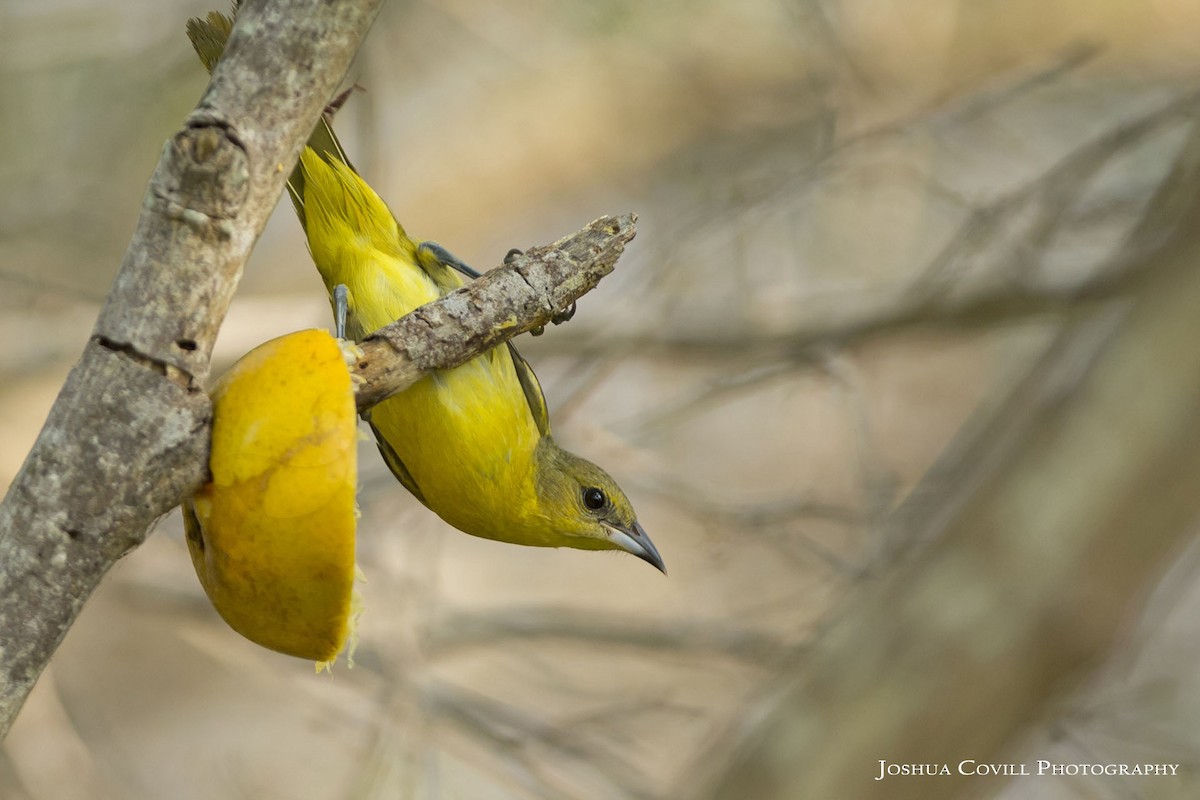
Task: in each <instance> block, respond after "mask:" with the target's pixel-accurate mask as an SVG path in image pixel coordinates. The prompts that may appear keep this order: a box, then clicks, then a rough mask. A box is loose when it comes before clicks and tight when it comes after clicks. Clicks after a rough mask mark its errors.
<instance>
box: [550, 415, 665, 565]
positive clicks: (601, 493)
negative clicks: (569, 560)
mask: <svg viewBox="0 0 1200 800" xmlns="http://www.w3.org/2000/svg"><path fill="white" fill-rule="evenodd" d="M538 450H539V452H538V470H537V479H536V487H537V495H538V515H539V516H540V517H541V518H542V519H541V522H542V523H543V524H544V525H546V526H547V527H548V528H549V529H550V530H552V531H553V532H554V534H556V535H555V538H556V539H559V540H561V541H562V542H563V545H564V546H566V547H573V548H576V549H579V550H624V551H625V552H627V553H632V554H633V555H635V556H637V557H638V558H640V559H642V560H643V561H648V562H649V563H651V564H653V565H654V566H655V567H656V568H657V569H658V570H659V571H661V572H662V573H663V574H666V571H667V569H666V567H665V566H664V565H663V560H662V556H660V555H659V554H658V549H657V548H656V547H655V546H654V543H653V542H651V541H650V537H649V536H647V535H646V531H645V530H643V529H642V526H641V525H639V524H638V521H637V514H636V513H635V512H634V510H633V505H632V504H631V503H630V502H629V498H627V497H626V496H625V493H624V492H622V491H621V487H619V486H617V482H616V481H614V480H613V479H612V477H611V476H609V474H608V473H607V472H605V471H604V470H602V469H600V467H598V466H596V465H595V464H593V463H592V462H590V461H587V460H585V459H582V458H580V457H579V456H577V455H575V454H573V453H568V452H567V451H566V450H563V449H562V448H561V447H559V446H558V445H557V444H555V443H554V440H553V439H551V438H550V437H549V436H545V437H543V438H542V441H541V442H540V443H539V444H538Z"/></svg>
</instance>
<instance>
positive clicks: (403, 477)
mask: <svg viewBox="0 0 1200 800" xmlns="http://www.w3.org/2000/svg"><path fill="white" fill-rule="evenodd" d="M363 419H365V420H366V421H367V424H368V425H370V426H371V433H373V434H375V444H376V445H377V446H378V447H379V454H380V455H381V456H383V461H384V463H385V464H387V465H388V469H390V470H391V471H392V474H393V475H394V476H396V480H398V481H400V484H401V485H402V486H403V487H404V488H405V489H408V491H410V492H412V495H413V497H415V498H417V499H418V500H420V501H421V504H422V505H424V506H425V507H428V506H429V503H428V502H427V501H426V500H425V495H424V494H423V493H422V492H421V487H419V486H417V482H416V480H414V479H413V476H412V473H411V472H409V471H408V467H406V466H404V462H403V461H401V460H400V456H398V455H396V451H395V450H393V449H392V446H391V445H390V444H388V442H387V439H385V438H383V434H382V433H380V431H379V428H376V427H375V423H374V422H371V416H370V413H369V412H368V413H366V414H363Z"/></svg>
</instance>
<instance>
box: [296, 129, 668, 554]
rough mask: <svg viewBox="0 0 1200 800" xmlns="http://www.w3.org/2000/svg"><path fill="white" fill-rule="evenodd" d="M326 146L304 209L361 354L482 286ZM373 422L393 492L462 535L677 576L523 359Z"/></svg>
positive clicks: (307, 181) (513, 358) (308, 177)
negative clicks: (561, 421) (409, 319)
mask: <svg viewBox="0 0 1200 800" xmlns="http://www.w3.org/2000/svg"><path fill="white" fill-rule="evenodd" d="M326 133H327V134H328V135H329V136H330V140H331V141H332V142H333V144H334V147H336V149H334V150H328V151H326V152H325V153H318V152H317V151H316V150H313V149H312V148H311V147H306V148H305V150H304V153H303V154H302V156H301V163H300V170H299V173H300V178H301V179H300V180H297V181H294V182H293V186H292V187H291V188H292V191H293V201H294V202H295V203H296V205H297V209H298V210H299V211H300V212H301V215H302V216H301V218H302V220H303V222H304V228H305V232H306V233H307V235H308V244H309V249H310V250H311V251H312V256H313V260H314V261H315V262H316V265H317V269H318V270H319V271H320V273H321V277H322V278H323V279H324V281H325V286H326V288H327V289H328V290H329V292H330V295H331V297H333V296H335V293H339V292H340V291H344V292H345V295H344V297H345V303H346V315H347V318H346V333H347V335H348V336H349V337H350V338H352V339H355V340H358V339H362V338H363V337H365V336H367V335H369V334H370V333H372V332H374V331H375V330H377V329H379V328H381V327H383V326H385V325H387V324H389V323H391V322H393V321H395V320H397V319H399V318H400V317H402V316H404V315H405V314H407V313H409V312H410V311H412V310H413V309H415V308H417V307H418V306H421V305H423V304H425V303H428V302H430V301H432V300H436V299H438V298H439V297H441V296H442V295H444V294H446V293H448V292H451V291H453V290H454V289H457V288H458V287H459V286H462V285H463V282H464V281H463V278H462V276H461V272H463V271H465V272H467V274H474V273H473V272H472V271H470V270H469V268H466V267H465V266H463V265H462V264H461V262H458V261H457V260H456V259H454V258H453V257H452V256H450V255H449V253H447V252H446V251H445V250H444V249H442V248H441V247H440V246H438V245H436V244H433V243H429V242H426V243H420V244H418V243H416V242H414V241H413V240H412V239H410V238H409V237H408V235H407V234H406V233H405V231H404V228H403V227H401V225H400V224H399V222H397V221H396V218H395V217H394V216H393V215H392V212H391V211H390V210H389V209H388V207H387V205H385V204H384V202H383V200H381V199H380V197H379V195H377V194H376V193H375V191H374V190H373V189H372V188H371V187H370V186H369V185H368V184H367V183H366V181H364V180H363V179H362V178H361V177H360V176H359V175H358V173H356V172H355V171H354V169H353V168H352V167H351V166H350V165H349V164H348V163H346V161H345V160H344V156H343V155H342V153H341V150H340V147H337V145H336V139H335V138H333V137H332V131H330V130H328V128H326ZM341 286H344V287H345V290H339V287H341ZM368 421H369V423H370V425H371V429H372V431H374V433H375V438H376V440H377V442H378V444H379V451H380V453H382V454H383V458H384V460H385V461H386V462H387V464H388V466H389V467H390V468H391V470H392V473H393V474H394V475H395V476H396V478H397V479H399V481H400V482H401V483H402V484H404V486H405V487H406V488H407V489H408V490H409V491H410V492H412V493H413V495H415V496H416V497H417V499H419V500H420V501H421V502H422V503H424V504H425V505H426V506H428V507H429V508H430V509H432V510H433V511H434V512H435V513H437V515H438V516H440V517H441V518H442V519H444V520H445V521H446V522H448V523H450V524H451V525H453V526H454V527H456V528H458V529H459V530H461V531H464V532H466V533H470V534H472V535H475V536H482V537H484V538H487V539H496V540H498V541H503V542H511V543H514V544H524V545H535V546H540V547H573V548H577V549H581V550H624V551H626V552H629V553H632V554H634V555H636V556H638V557H639V558H642V559H644V560H646V561H648V562H650V563H651V564H653V565H654V566H655V567H657V568H658V569H660V570H663V571H664V572H665V571H666V570H665V568H664V566H663V561H662V558H661V557H660V556H659V554H658V550H657V549H655V547H654V544H653V543H652V542H651V541H650V538H649V537H648V536H647V535H646V532H645V531H644V530H643V529H642V527H641V525H639V524H638V521H637V517H636V515H635V513H634V510H633V506H632V505H631V504H630V502H629V500H628V499H627V498H626V497H625V494H624V492H622V491H621V489H620V487H618V486H617V484H616V482H615V481H613V479H612V478H611V477H610V476H609V475H608V473H606V472H605V471H604V470H602V469H600V468H599V467H597V466H596V465H595V464H592V463H591V462H589V461H586V460H584V459H582V458H580V457H578V456H576V455H573V454H572V453H568V452H567V451H565V450H563V449H562V448H561V447H559V446H558V444H556V443H555V441H554V439H553V437H552V436H551V435H550V418H549V414H548V412H547V408H546V400H545V397H544V396H543V395H542V389H541V386H540V385H539V384H538V380H537V378H536V376H535V375H534V374H533V370H531V369H530V367H529V365H528V364H527V363H526V362H525V360H524V359H523V358H522V357H521V356H520V355H519V354H518V353H517V351H516V348H515V347H513V346H511V345H507V346H502V347H496V348H493V349H492V350H490V351H488V352H487V353H484V354H483V355H480V356H478V357H476V358H474V359H472V360H471V361H469V362H467V363H466V364H463V365H462V366H459V367H455V368H454V369H450V370H443V371H439V372H436V373H434V374H432V375H429V376H427V377H425V378H424V379H422V380H421V381H419V382H418V383H417V384H415V385H414V386H412V387H410V388H409V389H406V390H405V391H403V392H401V393H400V394H398V395H396V396H394V397H391V398H389V399H387V400H385V401H383V402H382V403H380V404H379V405H377V406H375V407H374V408H372V409H371V411H370V414H369V419H368Z"/></svg>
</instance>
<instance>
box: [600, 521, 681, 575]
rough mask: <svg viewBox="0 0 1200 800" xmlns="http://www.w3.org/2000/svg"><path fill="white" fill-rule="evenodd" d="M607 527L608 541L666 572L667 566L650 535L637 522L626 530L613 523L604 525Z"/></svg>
mask: <svg viewBox="0 0 1200 800" xmlns="http://www.w3.org/2000/svg"><path fill="white" fill-rule="evenodd" d="M604 527H605V528H607V529H608V533H609V541H611V542H612V543H613V544H615V545H616V546H617V547H618V548H620V549H621V550H624V551H625V552H627V553H633V554H634V555H635V556H637V557H638V558H640V559H642V560H643V561H649V562H650V563H651V564H653V565H654V567H655V568H656V569H657V570H658V571H659V572H661V573H662V574H663V575H666V574H667V567H666V565H665V564H663V560H662V556H660V555H659V554H658V548H657V547H655V546H654V542H652V541H650V537H649V536H647V535H646V531H645V530H643V529H642V526H641V525H639V524H638V523H636V522H635V523H633V525H632V526H631V527H630V528H629V529H628V530H627V529H625V528H618V527H616V526H615V525H605V526H604Z"/></svg>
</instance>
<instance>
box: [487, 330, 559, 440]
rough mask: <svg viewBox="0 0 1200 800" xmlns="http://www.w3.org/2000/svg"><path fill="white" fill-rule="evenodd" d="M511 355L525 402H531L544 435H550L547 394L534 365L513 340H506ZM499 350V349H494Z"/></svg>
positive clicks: (534, 418)
mask: <svg viewBox="0 0 1200 800" xmlns="http://www.w3.org/2000/svg"><path fill="white" fill-rule="evenodd" d="M505 344H506V345H507V346H508V352H509V355H511V356H512V363H513V369H515V370H516V371H517V380H519V381H520V382H521V390H522V391H523V392H524V393H525V402H526V403H528V404H529V413H530V414H532V415H533V421H534V423H535V424H536V425H537V429H538V432H539V433H541V434H542V436H549V435H550V409H549V408H547V407H546V395H545V394H543V393H542V384H541V383H539V382H538V379H537V375H534V374H533V367H531V366H529V362H528V361H526V360H525V359H524V358H523V357H522V356H521V354H520V353H518V352H517V348H516V347H515V346H514V345H513V343H512V342H505ZM493 352H497V351H493Z"/></svg>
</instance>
